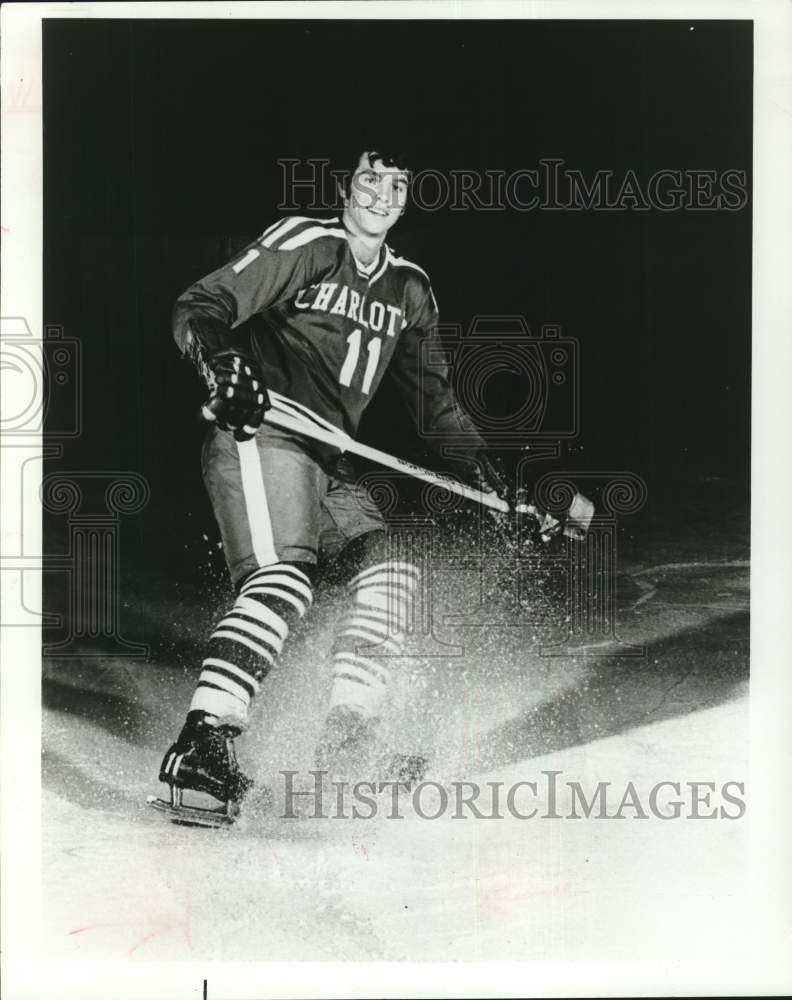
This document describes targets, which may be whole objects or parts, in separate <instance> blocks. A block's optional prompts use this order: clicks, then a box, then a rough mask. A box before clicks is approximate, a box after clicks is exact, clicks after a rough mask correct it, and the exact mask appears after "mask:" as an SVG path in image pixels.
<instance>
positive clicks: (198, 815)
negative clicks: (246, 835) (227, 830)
mask: <svg viewBox="0 0 792 1000" xmlns="http://www.w3.org/2000/svg"><path fill="white" fill-rule="evenodd" d="M146 803H147V804H148V805H150V806H151V808H152V809H156V810H157V812H162V813H165V815H166V816H170V818H171V821H172V822H174V823H177V824H179V825H180V826H203V827H210V828H212V829H219V828H222V827H228V826H232V825H233V823H234V821H235V820H236V818H237V816H239V806H237V805H235V804H234V803H231V802H229V803H228V805H226V806H219V807H218V808H217V809H202V808H200V807H199V806H185V805H173V804H172V803H171V802H166V801H165V800H164V799H159V798H157V796H156V795H149V797H148V798H147V799H146Z"/></svg>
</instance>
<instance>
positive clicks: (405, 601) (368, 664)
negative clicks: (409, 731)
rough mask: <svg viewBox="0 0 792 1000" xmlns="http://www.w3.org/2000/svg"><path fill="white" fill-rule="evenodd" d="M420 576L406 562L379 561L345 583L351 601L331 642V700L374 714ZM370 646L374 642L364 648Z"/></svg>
mask: <svg viewBox="0 0 792 1000" xmlns="http://www.w3.org/2000/svg"><path fill="white" fill-rule="evenodd" d="M419 579H420V571H419V570H418V569H417V567H415V566H413V565H412V564H411V563H407V562H395V561H390V562H383V563H378V564H377V565H376V566H372V567H371V568H370V569H367V570H363V572H362V573H358V575H357V576H355V577H354V578H353V579H352V580H351V581H350V583H349V595H350V597H351V599H352V604H351V607H350V609H349V610H348V611H347V613H346V614H345V615H344V616H343V617H342V619H341V621H340V622H339V626H338V630H337V632H336V638H335V642H334V644H333V688H332V691H331V693H330V708H331V709H332V708H334V707H336V706H337V705H346V706H347V707H349V708H351V709H354V710H355V711H357V712H360V713H361V714H362V715H363V716H364V717H365V718H371V717H373V716H375V715H376V714H377V710H378V709H379V706H380V704H381V702H382V699H383V697H384V695H385V692H386V690H387V686H388V682H389V680H390V670H389V668H388V667H387V666H386V664H387V663H388V660H389V658H390V657H392V656H401V655H402V653H403V651H404V632H405V629H406V627H407V623H408V621H409V616H410V614H411V610H412V597H413V595H414V593H415V590H416V587H417V586H418V582H419ZM367 647H376V648H367Z"/></svg>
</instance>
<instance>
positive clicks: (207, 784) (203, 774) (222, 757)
mask: <svg viewBox="0 0 792 1000" xmlns="http://www.w3.org/2000/svg"><path fill="white" fill-rule="evenodd" d="M239 733H240V729H239V727H238V726H235V725H231V724H222V723H221V724H218V725H216V726H212V725H210V724H209V723H208V722H206V716H205V713H204V712H190V713H189V714H188V716H187V721H186V723H185V724H184V728H183V729H182V731H181V733H180V734H179V738H178V739H177V740H176V742H175V743H174V744H173V745H172V746H171V747H170V748H169V749H168V751H167V753H166V754H165V756H164V757H163V759H162V764H161V766H160V774H159V780H160V781H163V782H165V784H167V785H169V786H170V802H166V801H165V800H164V799H159V798H157V797H156V796H153V795H152V796H149V799H148V802H149V805H151V806H153V807H154V808H155V809H159V810H160V811H161V812H165V813H167V814H168V815H169V816H170V817H171V819H172V820H173V821H174V823H183V824H186V825H190V826H213V827H217V826H230V825H231V824H232V823H233V822H234V820H235V819H236V817H237V816H238V815H239V803H240V801H241V799H242V798H243V797H244V795H245V794H246V793H247V792H248V791H249V789H250V788H251V787H252V785H253V782H252V781H251V780H250V778H247V777H245V775H244V774H242V772H241V771H240V770H239V765H238V764H237V760H236V753H235V751H234V738H235V737H237V736H239ZM185 790H187V791H190V792H196V793H200V794H201V795H203V796H210V797H211V799H214V800H216V801H217V802H220V803H221V805H220V806H219V807H218V806H217V805H216V804H215V805H210V804H209V803H207V802H206V801H204V802H203V803H200V804H197V805H186V804H185V803H184V802H183V800H182V797H183V793H184V792H185Z"/></svg>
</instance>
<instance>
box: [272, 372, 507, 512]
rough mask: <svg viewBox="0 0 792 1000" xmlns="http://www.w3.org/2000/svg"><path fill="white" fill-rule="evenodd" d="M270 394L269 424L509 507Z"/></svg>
mask: <svg viewBox="0 0 792 1000" xmlns="http://www.w3.org/2000/svg"><path fill="white" fill-rule="evenodd" d="M269 398H270V401H271V403H272V407H271V409H269V410H267V411H266V413H265V414H264V420H265V421H266V422H267V423H268V424H274V425H275V426H276V427H282V428H283V429H284V430H289V431H296V432H297V433H298V434H304V435H305V436H306V437H310V438H313V439H314V440H315V441H322V442H323V443H324V444H329V445H333V446H334V447H335V448H338V449H339V450H340V451H348V452H350V453H351V454H353V455H359V456H360V457H361V458H367V459H369V461H371V462H376V463H377V464H378V465H384V466H385V467H386V468H388V469H393V470H395V471H396V472H404V473H406V474H407V475H409V476H413V477H414V478H416V479H421V480H423V481H424V482H425V483H431V484H432V485H433V486H439V487H441V488H442V489H445V490H448V491H449V492H450V493H456V494H458V495H459V496H462V497H465V499H467V500H473V501H475V502H476V503H480V504H482V505H483V506H485V507H490V508H491V509H492V510H497V511H500V512H501V513H503V514H508V513H509V511H510V509H511V508H510V507H509V504H508V503H507V502H506V501H505V500H502V499H501V498H500V497H499V496H498V495H497V494H495V493H485V492H484V491H483V490H477V489H475V487H473V486H465V485H463V484H462V483H459V482H457V481H456V479H452V478H451V477H450V476H445V475H443V474H442V473H440V472H430V471H429V469H424V468H423V467H422V466H420V465H415V464H414V463H413V462H408V461H406V459H403V458H396V457H395V456H394V455H389V454H388V453H387V452H384V451H380V450H379V449H378V448H372V447H370V446H369V445H367V444H361V443H360V442H359V441H355V439H354V438H351V437H350V436H349V435H348V434H346V433H345V432H344V431H342V430H340V429H339V428H338V427H334V426H333V425H332V424H331V423H329V422H328V421H327V420H325V419H324V418H322V417H320V416H319V415H318V414H316V413H314V412H313V411H312V410H309V409H308V407H306V406H302V405H301V404H300V403H295V402H293V401H292V400H290V399H287V397H286V396H281V395H280V393H278V392H273V391H272V390H270V391H269Z"/></svg>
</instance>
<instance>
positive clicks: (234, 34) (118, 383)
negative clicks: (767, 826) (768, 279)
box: [44, 19, 752, 554]
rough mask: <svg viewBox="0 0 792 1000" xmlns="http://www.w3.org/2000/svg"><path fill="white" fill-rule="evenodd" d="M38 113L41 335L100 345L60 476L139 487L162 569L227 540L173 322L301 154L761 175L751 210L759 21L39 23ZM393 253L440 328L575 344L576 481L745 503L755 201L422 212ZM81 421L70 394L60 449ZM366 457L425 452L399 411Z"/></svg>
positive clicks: (141, 524) (268, 212)
mask: <svg viewBox="0 0 792 1000" xmlns="http://www.w3.org/2000/svg"><path fill="white" fill-rule="evenodd" d="M691 28H693V29H694V30H691ZM44 109H45V112H44V220H45V232H44V275H45V284H44V316H45V321H46V322H47V323H49V324H55V325H60V326H62V327H63V328H64V334H65V336H67V337H72V338H76V339H78V340H79V341H80V343H81V349H82V364H83V382H82V393H83V408H82V414H83V415H82V425H81V426H82V432H81V435H80V436H79V437H78V438H77V439H74V440H70V441H68V442H67V443H66V445H65V449H64V454H63V457H62V458H61V459H59V460H57V461H56V462H52V463H50V471H52V470H58V469H63V470H76V469H83V470H87V469H99V470H131V471H134V472H138V473H140V474H142V475H143V476H145V477H146V479H147V480H148V482H149V484H150V486H151V490H152V495H151V500H150V503H149V505H148V507H147V509H146V511H145V512H144V514H143V515H141V516H138V517H136V518H133V519H132V521H133V522H134V523H133V525H131V527H130V529H129V530H133V531H134V533H135V535H136V537H137V538H138V539H139V541H140V543H141V546H142V551H144V552H146V553H149V554H151V553H152V552H155V551H163V552H167V551H170V550H172V549H173V548H174V546H175V547H176V548H178V549H182V548H183V545H184V544H185V543H190V544H192V542H193V541H194V540H195V539H196V538H198V537H199V536H200V535H201V534H202V533H203V532H204V531H205V530H207V527H208V529H209V531H210V532H211V530H212V527H211V524H212V522H211V514H210V513H209V511H208V505H207V502H206V500H205V497H204V495H203V488H202V485H201V480H200V470H199V461H198V453H199V449H200V441H201V437H202V430H201V428H200V427H199V426H198V422H197V420H196V417H195V414H196V412H197V408H198V406H199V404H200V401H201V398H202V391H201V385H200V382H199V381H198V378H197V376H196V375H195V374H194V372H193V371H192V369H191V367H190V366H189V365H188V364H187V363H185V362H183V361H181V360H180V358H179V355H178V352H177V349H176V347H175V345H174V344H173V341H172V340H171V335H170V329H169V314H170V309H171V307H172V304H173V302H174V300H175V298H176V297H177V295H179V294H180V293H181V291H183V290H184V288H185V287H186V286H187V285H188V284H190V283H191V282H192V281H193V280H195V279H197V278H198V277H200V276H202V275H203V274H205V273H206V272H208V271H209V270H212V269H214V268H215V267H217V266H219V265H220V264H221V263H222V262H223V260H224V255H225V254H226V252H227V248H228V245H229V243H228V241H229V239H234V238H239V237H253V236H255V235H256V234H257V233H259V232H261V231H262V230H263V229H264V228H265V227H266V226H268V225H270V224H271V223H272V222H273V221H275V220H276V219H277V218H279V217H281V216H282V215H283V214H284V213H283V212H279V211H278V210H277V208H276V205H277V203H278V202H279V200H280V197H281V177H282V174H281V170H280V168H279V166H278V164H277V161H278V159H279V158H287V157H288V158H300V159H305V158H309V157H314V158H326V159H331V160H334V161H336V160H339V159H340V161H341V165H345V163H346V161H347V160H348V151H349V150H350V149H358V148H364V147H368V148H371V147H372V146H377V145H389V146H394V147H400V148H405V149H407V150H409V151H410V153H411V156H412V160H413V163H414V165H415V167H416V169H418V170H421V169H427V168H431V169H435V170H441V171H451V170H459V169H476V168H478V169H481V170H487V169H488V170H503V171H505V172H506V173H511V172H513V171H515V170H518V169H521V168H528V169H530V168H537V167H538V161H539V160H540V159H541V158H549V157H557V158H563V160H564V161H565V164H566V167H567V168H572V169H579V170H581V171H583V173H584V174H585V175H586V176H587V177H588V176H591V175H593V174H594V172H595V171H596V170H599V169H608V170H612V171H613V172H614V174H615V175H616V177H617V178H620V177H621V176H623V174H624V172H625V171H626V170H628V169H633V170H634V171H635V172H636V174H637V176H638V178H639V179H640V180H641V181H643V182H644V183H645V182H646V181H647V180H648V179H649V177H650V176H651V174H652V173H653V172H654V171H656V170H659V169H663V168H669V169H681V170H689V169H707V168H708V169H713V170H716V171H718V172H722V171H725V170H728V169H734V170H744V171H746V172H747V176H748V186H749V190H750V183H751V175H750V170H751V151H752V133H751V129H752V119H751V114H752V110H751V109H752V25H751V24H750V23H749V22H689V21H678V22H674V21H665V22H646V21H642V22H613V21H598V22H553V21H510V22H498V21H494V22H493V21H487V22H471V21H464V22H458V23H451V22H427V21H420V22H419V21H416V22H404V21H400V22H395V21H377V22H362V21H360V22H357V21H355V22H337V21H335V22H332V21H331V22H319V21H313V22H307V21H300V22H274V21H251V22H243V23H240V22H234V23H226V22H214V21H195V22H189V21H178V22H175V21H174V22H168V21H129V22H126V21H117V20H114V21H96V20H93V21H83V22H81V21H78V20H71V19H70V20H57V21H50V22H45V25H44ZM308 214H313V213H308ZM388 242H389V243H390V244H391V245H392V246H393V247H394V248H395V249H396V250H397V252H401V253H403V254H404V255H405V256H407V257H409V258H411V259H413V260H416V261H417V262H418V263H420V264H421V265H422V266H423V267H424V268H425V269H426V270H427V271H428V272H429V274H430V275H431V277H432V282H433V286H434V289H435V292H436V295H437V298H438V301H439V304H440V309H441V314H442V318H443V320H444V321H445V322H454V323H459V324H462V325H463V326H465V327H466V326H467V325H468V323H469V322H470V320H471V319H472V317H473V316H475V315H477V314H481V313H489V314H492V313H503V314H512V313H517V314H522V315H524V316H525V317H526V319H527V320H528V322H529V324H530V326H531V328H532V331H533V332H534V333H538V332H539V330H540V328H541V326H542V325H543V324H549V323H555V324H559V325H560V326H561V328H562V331H563V334H564V335H565V336H568V337H574V338H576V339H577V341H578V342H579V344H580V387H581V419H580V435H579V437H578V438H577V440H575V441H573V442H567V443H566V444H565V445H564V449H563V451H562V456H561V459H560V460H559V463H558V467H559V468H566V469H571V470H574V469H578V468H589V469H605V470H620V469H625V470H630V471H633V472H636V473H638V474H640V475H641V476H643V477H644V478H645V480H646V482H647V484H648V488H649V507H650V508H651V509H654V510H657V509H659V506H660V505H666V507H667V505H668V504H669V503H671V504H672V505H673V503H674V502H675V500H674V498H677V499H678V498H680V497H684V496H686V495H687V496H689V498H691V499H692V498H693V497H694V496H698V495H699V494H698V493H697V492H696V485H695V484H697V483H700V482H702V481H709V482H723V483H729V484H732V485H733V486H735V488H739V487H740V485H742V487H744V488H747V484H748V476H749V453H748V448H749V440H750V434H749V402H750V400H749V390H750V350H751V329H750V315H751V313H750V310H751V207H750V201H749V203H748V205H747V206H746V207H745V208H743V209H742V210H741V211H738V212H729V211H707V212H693V211H674V212H668V213H663V212H659V211H656V210H652V211H648V212H636V211H626V212H601V211H600V212H596V211H584V212H564V211H531V212H525V213H520V212H513V211H509V212H471V211H466V212H451V211H448V210H442V211H437V212H422V211H420V210H418V209H416V208H415V207H413V208H412V209H411V210H409V211H408V213H407V215H406V216H405V218H404V220H403V221H402V222H400V223H399V225H398V226H397V227H396V229H395V230H394V231H393V232H392V233H391V234H390V236H389V238H388ZM501 388H502V391H503V392H504V393H505V394H506V395H507V396H508V393H509V392H510V391H511V392H514V393H518V392H519V389H518V387H517V386H516V385H515V384H512V385H511V387H509V386H508V385H505V386H502V387H501ZM68 405H69V403H68V401H67V396H66V395H63V394H61V395H60V396H59V395H58V394H57V393H53V401H52V405H51V409H50V412H49V415H48V420H49V429H50V430H51V431H52V430H53V429H57V426H58V422H59V421H61V420H66V417H65V416H63V414H62V413H61V412H59V410H63V409H64V408H67V407H68ZM361 436H362V437H363V438H364V439H365V440H369V441H371V442H373V443H375V444H378V445H380V446H381V447H386V448H387V449H388V450H390V451H392V452H394V453H397V454H409V453H410V452H411V451H415V449H416V445H417V441H416V439H415V436H414V434H413V432H412V429H411V428H410V426H409V424H408V422H407V418H406V416H405V414H404V413H403V411H402V410H401V408H400V403H399V401H398V400H397V399H395V398H394V397H393V396H392V395H391V394H390V393H388V392H387V391H385V392H383V393H382V395H381V397H378V399H377V400H376V401H375V402H374V403H373V404H372V406H371V408H370V410H369V413H368V415H367V417H366V419H365V422H364V425H363V428H362V435H361ZM186 514H189V515H190V517H193V521H189V520H188V518H186V517H185V515H186ZM55 523H56V522H53V526H52V527H51V534H54V533H62V531H63V526H62V520H61V519H57V525H59V526H58V527H56V526H55Z"/></svg>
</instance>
